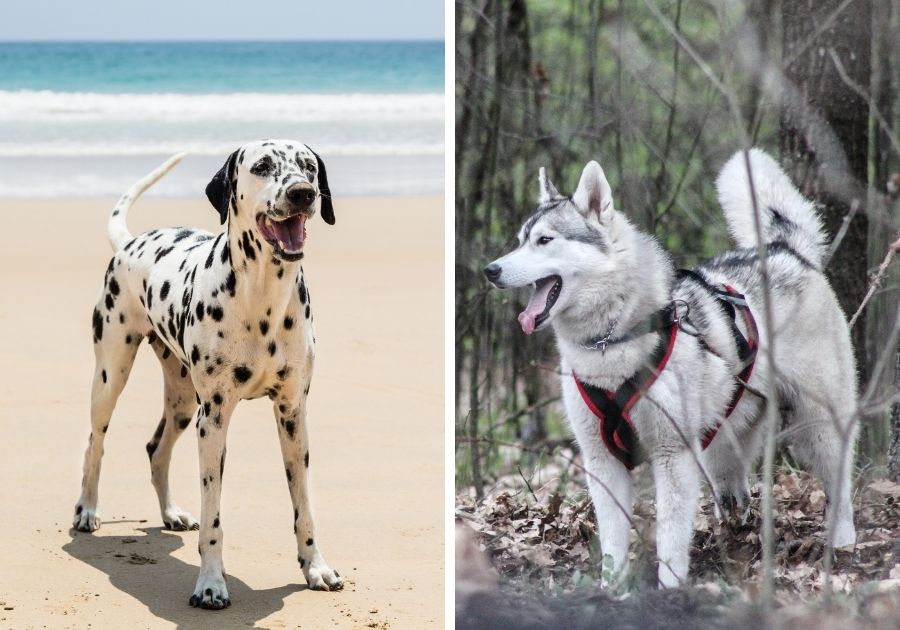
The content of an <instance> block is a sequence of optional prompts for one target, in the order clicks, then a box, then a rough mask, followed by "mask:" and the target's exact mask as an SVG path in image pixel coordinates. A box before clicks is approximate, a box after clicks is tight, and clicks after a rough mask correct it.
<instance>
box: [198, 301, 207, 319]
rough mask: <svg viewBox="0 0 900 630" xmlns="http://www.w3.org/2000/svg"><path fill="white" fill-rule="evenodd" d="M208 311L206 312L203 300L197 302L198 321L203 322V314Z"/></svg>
mask: <svg viewBox="0 0 900 630" xmlns="http://www.w3.org/2000/svg"><path fill="white" fill-rule="evenodd" d="M205 314H206V313H205V312H204V307H203V302H197V321H198V322H202V321H203V316H204V315H205Z"/></svg>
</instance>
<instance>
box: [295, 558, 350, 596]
mask: <svg viewBox="0 0 900 630" xmlns="http://www.w3.org/2000/svg"><path fill="white" fill-rule="evenodd" d="M303 575H304V576H305V577H306V583H307V584H308V585H309V588H310V589H311V590H313V591H339V590H341V589H342V588H344V578H342V577H341V575H340V574H339V573H338V572H337V571H333V570H332V569H331V568H330V567H329V566H328V565H327V564H325V561H324V560H321V559H319V560H318V561H316V560H313V561H312V562H310V563H309V565H308V566H305V567H304V568H303Z"/></svg>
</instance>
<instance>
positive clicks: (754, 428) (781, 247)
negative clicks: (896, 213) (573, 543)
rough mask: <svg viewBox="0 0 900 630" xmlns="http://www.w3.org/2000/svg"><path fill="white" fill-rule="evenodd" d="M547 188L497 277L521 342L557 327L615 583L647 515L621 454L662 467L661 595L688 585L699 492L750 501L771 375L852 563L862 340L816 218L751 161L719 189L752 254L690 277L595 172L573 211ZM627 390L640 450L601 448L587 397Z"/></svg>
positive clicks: (739, 161)
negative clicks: (513, 305)
mask: <svg viewBox="0 0 900 630" xmlns="http://www.w3.org/2000/svg"><path fill="white" fill-rule="evenodd" d="M748 173H750V174H751V175H749V176H748ZM751 182H752V183H751ZM539 183H540V193H539V202H538V203H539V205H538V207H537V210H536V211H535V212H534V213H533V214H532V215H531V216H530V217H528V219H527V220H526V221H525V222H524V224H523V225H522V228H521V229H520V230H519V234H518V238H519V245H518V247H517V248H516V249H515V250H513V251H512V252H510V253H508V254H506V255H505V256H503V257H502V258H499V259H497V260H495V261H494V262H492V263H490V264H489V265H487V267H485V269H484V272H485V274H486V276H487V278H488V279H489V280H490V281H491V282H492V283H493V284H494V285H495V286H496V287H498V288H501V289H508V288H516V287H524V286H526V285H533V294H532V296H531V299H530V301H529V302H528V305H527V306H526V307H525V310H524V311H522V313H521V314H520V315H519V317H518V320H519V324H520V325H521V327H522V330H523V331H524V332H525V334H529V335H530V334H531V333H532V332H534V331H536V330H540V329H542V328H545V327H547V326H550V327H552V328H553V331H554V333H555V334H556V341H557V345H558V348H559V354H560V363H561V374H562V376H561V382H562V394H563V399H564V402H565V408H566V414H567V415H568V418H569V422H570V424H571V426H572V430H573V432H574V434H575V437H576V439H577V441H578V444H579V447H580V449H581V452H582V454H583V457H584V465H585V468H586V471H587V473H588V474H587V479H588V487H589V491H590V494H591V498H592V500H593V503H594V509H595V511H596V515H597V522H598V530H599V538H600V544H601V548H602V552H603V554H604V555H609V556H611V557H612V561H613V568H614V572H615V573H616V574H617V575H619V576H621V575H622V574H623V573H624V571H625V570H626V568H627V564H628V542H629V533H630V521H631V513H632V477H631V473H630V465H629V463H628V461H627V460H623V458H622V457H620V456H621V454H622V452H623V449H624V450H625V451H629V450H630V449H633V448H639V453H641V454H642V458H643V459H646V460H647V461H648V462H649V465H650V467H651V470H652V473H653V477H654V481H655V484H656V512H657V517H658V519H657V520H658V522H657V528H656V539H657V555H658V559H659V571H658V579H659V584H660V585H661V586H674V585H677V584H679V583H680V582H682V581H684V580H685V579H686V578H687V575H688V551H689V548H690V541H691V536H692V530H693V526H692V525H693V518H694V513H695V511H696V508H697V502H698V499H699V495H700V488H701V481H702V480H703V479H704V478H707V479H708V480H710V482H711V483H712V486H713V487H712V491H713V492H714V493H715V496H716V497H717V498H718V502H717V504H718V505H720V506H730V507H732V508H733V507H735V506H736V507H740V508H743V507H745V506H746V504H747V502H748V501H749V485H748V481H747V478H748V474H749V468H750V466H751V464H752V463H753V462H754V461H755V459H756V458H757V457H758V454H759V452H760V450H761V449H760V445H761V442H762V439H761V436H762V434H763V431H761V430H760V428H761V426H762V425H763V421H762V419H763V417H764V415H765V414H764V409H765V404H766V401H765V400H763V398H762V394H763V393H764V391H765V389H766V383H767V382H768V381H767V379H769V378H770V375H772V376H774V379H775V384H776V387H777V391H778V401H777V403H776V402H775V401H770V403H771V404H778V405H779V406H780V408H781V409H782V414H783V417H784V419H785V422H786V423H788V424H789V425H790V429H791V430H790V431H789V432H788V433H789V443H790V446H791V447H792V449H793V451H794V454H795V455H796V456H797V457H798V458H799V459H800V460H802V461H803V462H805V463H806V464H807V465H808V466H810V468H811V469H812V470H813V471H814V472H815V473H816V474H817V475H818V476H819V477H820V478H821V479H822V482H823V483H824V485H825V489H826V494H827V497H828V502H827V508H826V512H827V516H828V519H827V520H826V522H829V523H833V524H834V531H833V541H834V545H835V546H837V547H843V546H848V545H852V544H853V543H854V542H855V538H856V532H855V530H854V527H853V508H852V506H851V500H850V475H851V464H852V461H853V452H854V445H855V442H856V423H855V421H854V414H855V413H856V403H857V396H856V367H855V363H854V358H853V351H852V348H851V345H850V335H849V330H848V327H847V323H846V321H845V318H844V315H843V313H842V312H841V309H840V307H839V306H838V302H837V299H836V298H835V295H834V292H833V291H832V289H831V287H830V286H829V284H828V280H827V279H826V277H825V275H824V273H823V272H822V265H823V257H824V255H825V251H826V243H825V235H824V233H823V231H822V224H821V221H820V219H819V217H818V215H817V214H816V210H815V206H814V205H813V203H812V202H810V201H809V200H807V199H805V198H804V197H803V196H802V195H801V194H800V192H799V191H798V190H797V189H796V188H795V187H794V186H793V184H792V183H791V181H790V179H789V178H788V177H787V175H786V174H785V173H784V172H783V171H782V170H781V168H780V167H779V166H778V164H776V162H775V161H774V160H773V159H772V158H771V157H769V156H768V155H767V154H766V153H764V152H763V151H760V150H758V149H752V150H750V151H749V152H747V153H744V152H743V151H741V152H738V153H737V154H735V155H734V156H733V157H732V158H731V159H730V160H729V162H728V163H727V164H726V165H725V166H724V168H723V169H722V171H721V173H720V175H719V177H718V180H717V182H716V186H717V189H718V194H719V201H720V203H721V205H722V207H723V209H724V211H725V218H726V220H727V222H728V227H729V229H730V231H731V234H732V236H733V237H734V240H735V241H736V243H737V247H738V249H735V250H732V251H729V252H726V253H724V254H721V255H719V256H718V257H716V258H714V259H712V260H710V261H709V262H707V263H705V264H703V265H700V266H699V267H697V268H695V269H693V270H691V271H688V272H676V270H675V268H674V267H673V263H672V260H671V258H670V256H669V255H668V254H667V253H666V252H665V251H664V250H663V249H662V248H661V247H660V245H659V244H658V243H657V242H656V240H655V239H654V238H653V237H651V236H649V235H647V234H644V233H642V232H640V231H639V230H638V229H637V228H635V226H634V225H633V224H632V223H631V222H630V221H629V220H628V218H626V217H625V216H624V215H623V214H622V213H621V212H618V211H617V210H616V209H615V207H614V204H613V198H612V194H611V190H610V186H609V183H608V182H607V181H606V177H605V175H604V173H603V169H602V168H600V166H599V165H598V164H597V163H596V162H593V161H592V162H589V163H588V164H587V166H585V168H584V171H583V172H582V175H581V180H580V181H579V184H578V189H577V190H576V191H575V193H574V194H573V195H572V196H571V197H566V196H563V195H560V194H559V193H558V192H557V190H556V189H555V188H554V186H553V184H552V183H551V182H550V181H549V180H548V179H547V177H546V175H545V173H544V169H541V170H540V175H539ZM754 208H757V209H758V214H759V223H760V230H759V231H757V228H756V223H755V220H754V216H755V211H754ZM757 234H762V237H763V239H764V241H765V244H766V248H767V257H766V260H767V267H768V283H769V290H770V296H771V303H772V326H773V330H772V331H769V330H767V327H766V318H765V317H764V316H763V314H764V291H763V279H762V275H761V272H760V258H759V256H758V254H757V251H758V249H757ZM735 308H738V309H739V310H740V312H741V314H743V315H744V316H743V317H741V316H736V311H735ZM754 315H755V317H754ZM667 331H671V332H667ZM770 339H771V340H772V347H773V349H774V366H773V365H772V364H770V362H769V359H768V356H767V344H768V343H769V341H770ZM748 340H749V342H748ZM756 342H758V343H759V345H760V348H759V352H758V353H756V354H755V363H751V367H750V369H751V370H752V375H749V376H748V374H751V373H750V372H748V371H747V368H748V354H750V353H747V352H742V350H747V348H748V345H749V346H754V345H755V343H756ZM662 354H664V355H665V357H664V359H659V357H660V356H661V355H662ZM749 361H751V362H752V358H750V359H749ZM642 373H643V374H644V375H645V376H646V378H643V379H642V380H641V379H639V380H640V382H638V383H637V384H635V382H634V381H635V379H636V378H637V376H636V375H639V374H642ZM743 378H746V379H748V380H747V381H743V380H742V379H743ZM629 384H630V386H631V390H630V391H629V395H628V396H626V397H627V398H628V402H627V404H626V405H624V406H620V408H617V409H614V410H613V411H610V410H609V409H607V410H606V411H605V412H604V413H606V415H607V418H606V420H609V417H608V416H610V415H617V414H616V412H621V411H622V410H623V409H624V410H625V412H624V413H618V420H621V419H622V416H625V417H626V418H627V420H628V422H627V423H626V424H627V425H628V427H624V428H627V429H629V431H630V434H629V433H628V432H627V431H626V432H625V433H620V434H613V433H610V432H607V433H604V431H611V429H610V427H609V426H606V427H604V424H603V417H602V414H600V413H599V412H598V411H597V410H596V407H595V408H591V406H589V402H590V398H589V397H588V396H587V395H586V393H585V389H586V388H587V389H593V391H594V392H601V401H600V402H603V399H602V395H604V394H605V395H606V396H607V397H608V398H609V400H610V401H612V400H617V399H618V398H617V396H616V392H617V391H618V392H619V393H621V392H622V391H623V388H625V387H626V386H628V385H629ZM744 386H746V389H744ZM739 390H741V391H739ZM631 393H633V394H634V395H630V394H631ZM741 394H743V395H741ZM735 403H736V404H735ZM726 416H727V417H726ZM607 424H608V422H607ZM717 428H720V429H721V430H719V431H718V433H717V434H716V433H715V431H716V430H717ZM711 436H712V437H715V439H713V440H712V441H711V443H709V439H710V438H711ZM628 438H631V440H630V443H628V442H629V439H628ZM623 439H624V441H625V442H626V443H625V444H623V443H622V440H623ZM707 446H708V448H706V447H707ZM617 453H618V454H617ZM700 466H702V467H703V470H701V469H700ZM704 473H705V474H704ZM832 511H833V512H834V513H832Z"/></svg>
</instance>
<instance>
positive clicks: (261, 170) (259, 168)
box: [250, 155, 275, 177]
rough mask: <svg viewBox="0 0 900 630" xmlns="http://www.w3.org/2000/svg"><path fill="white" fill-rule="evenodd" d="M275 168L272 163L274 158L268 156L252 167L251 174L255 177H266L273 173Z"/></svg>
mask: <svg viewBox="0 0 900 630" xmlns="http://www.w3.org/2000/svg"><path fill="white" fill-rule="evenodd" d="M274 167H275V164H274V163H273V162H272V158H270V157H269V156H268V155H267V156H265V157H262V158H260V159H259V160H257V161H256V164H254V165H253V166H251V167H250V172H251V173H253V174H254V175H259V176H260V177H265V176H266V175H268V174H269V173H271V172H272V169H273V168H274Z"/></svg>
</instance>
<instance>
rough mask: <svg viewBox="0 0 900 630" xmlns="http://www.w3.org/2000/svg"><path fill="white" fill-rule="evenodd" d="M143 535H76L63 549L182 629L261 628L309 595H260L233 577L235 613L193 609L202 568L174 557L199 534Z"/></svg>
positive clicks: (289, 589) (285, 591)
mask: <svg viewBox="0 0 900 630" xmlns="http://www.w3.org/2000/svg"><path fill="white" fill-rule="evenodd" d="M121 522H122V521H118V522H117V523H116V524H118V523H121ZM137 532H143V535H141V534H140V533H137ZM137 532H136V533H135V534H134V535H130V536H103V535H97V536H95V535H92V534H87V533H84V532H78V531H76V530H74V529H70V530H69V535H70V536H71V537H72V540H71V541H69V542H68V543H66V544H65V545H63V547H62V548H63V550H64V551H66V552H67V553H68V554H69V555H71V556H72V557H73V558H76V559H78V560H81V561H82V562H84V563H86V564H89V565H91V566H92V567H94V568H95V569H98V570H99V571H102V572H103V573H105V574H107V575H108V576H109V581H110V582H111V583H112V585H113V586H115V587H116V588H117V589H119V590H120V591H122V592H125V593H128V594H129V595H131V596H132V597H134V598H135V599H137V600H138V601H140V602H141V603H143V604H144V605H145V606H147V608H148V609H149V610H150V612H151V613H153V614H154V615H156V616H157V617H159V618H160V619H166V620H167V621H170V622H172V623H174V624H176V625H177V626H178V627H179V628H191V629H193V628H224V627H248V626H251V627H257V626H256V624H257V622H259V620H261V619H265V618H266V617H268V616H269V615H271V614H272V613H274V612H277V611H279V610H281V609H282V608H283V607H284V599H285V597H287V596H288V595H290V594H292V593H296V592H299V591H302V590H306V589H307V586H306V585H305V584H303V585H301V584H286V585H284V586H280V587H278V588H273V589H268V590H254V589H252V588H250V587H249V586H247V584H246V583H244V582H242V581H241V580H240V579H238V578H237V577H235V576H234V575H229V576H228V582H227V584H228V594H229V596H230V597H231V601H232V604H231V607H229V608H226V609H225V610H202V609H200V608H192V607H191V606H190V605H189V604H188V599H189V598H190V596H191V592H192V591H193V589H194V582H195V581H196V579H197V572H198V571H199V567H197V566H194V565H191V564H188V563H186V562H184V561H182V560H179V559H177V558H175V557H173V556H172V552H174V551H175V550H177V549H180V548H181V547H183V546H184V545H185V544H194V543H196V537H197V533H196V532H180V533H172V532H169V531H165V530H163V529H162V528H160V527H147V528H141V529H138V530H137Z"/></svg>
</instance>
